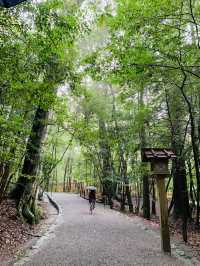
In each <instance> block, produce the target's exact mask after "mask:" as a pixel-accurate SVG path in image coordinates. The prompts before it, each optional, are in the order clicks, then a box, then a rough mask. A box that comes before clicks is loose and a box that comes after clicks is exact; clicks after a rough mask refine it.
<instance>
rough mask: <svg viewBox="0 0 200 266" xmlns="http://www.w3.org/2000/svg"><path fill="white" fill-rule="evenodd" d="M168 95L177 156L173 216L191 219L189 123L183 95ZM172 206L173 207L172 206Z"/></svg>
mask: <svg viewBox="0 0 200 266" xmlns="http://www.w3.org/2000/svg"><path fill="white" fill-rule="evenodd" d="M165 93H166V104H167V111H168V117H169V122H170V126H171V143H172V148H173V150H174V152H175V154H176V159H175V160H174V161H173V171H172V175H173V196H172V198H173V201H172V203H173V206H174V208H173V216H174V218H175V219H178V218H183V221H184V219H185V218H184V217H186V218H188V217H190V208H189V197H188V188H187V174H186V165H185V158H184V147H185V138H186V134H187V127H188V123H187V124H185V122H184V118H185V117H186V111H184V110H185V108H184V105H183V103H182V99H181V95H180V93H178V92H177V90H176V89H175V90H173V89H171V90H170V91H169V92H168V91H165ZM171 206H172V205H171ZM171 206H170V207H171Z"/></svg>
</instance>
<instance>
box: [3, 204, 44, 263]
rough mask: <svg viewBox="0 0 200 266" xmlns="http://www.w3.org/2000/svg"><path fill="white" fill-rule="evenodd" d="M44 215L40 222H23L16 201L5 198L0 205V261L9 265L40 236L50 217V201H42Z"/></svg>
mask: <svg viewBox="0 0 200 266" xmlns="http://www.w3.org/2000/svg"><path fill="white" fill-rule="evenodd" d="M39 204H40V207H41V208H42V210H43V217H42V220H41V222H40V224H37V225H32V226H31V225H28V224H26V223H23V222H22V221H21V219H20V218H19V216H18V215H17V211H16V208H15V202H14V201H12V200H8V199H7V200H4V201H3V202H2V204H1V206H0V261H1V265H8V264H9V262H10V261H13V260H14V259H15V258H16V257H18V256H19V255H20V253H21V252H22V251H23V249H25V248H26V247H25V245H26V244H27V243H28V242H29V241H30V240H31V239H34V238H38V237H40V231H41V229H42V227H43V225H44V223H45V222H46V221H47V218H48V203H47V202H40V203H39Z"/></svg>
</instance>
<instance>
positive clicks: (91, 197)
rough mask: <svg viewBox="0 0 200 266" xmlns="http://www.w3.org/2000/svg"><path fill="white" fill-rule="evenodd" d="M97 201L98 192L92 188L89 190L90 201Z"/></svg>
mask: <svg viewBox="0 0 200 266" xmlns="http://www.w3.org/2000/svg"><path fill="white" fill-rule="evenodd" d="M93 201H96V192H95V191H94V190H91V191H90V192H89V203H91V202H93Z"/></svg>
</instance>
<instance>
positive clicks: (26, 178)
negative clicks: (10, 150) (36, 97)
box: [11, 107, 48, 223]
mask: <svg viewBox="0 0 200 266" xmlns="http://www.w3.org/2000/svg"><path fill="white" fill-rule="evenodd" d="M47 118H48V111H47V110H44V109H42V108H40V107H38V109H37V110H36V113H35V117H34V120H33V125H32V129H31V133H30V137H29V139H28V142H27V146H26V153H25V158H24V163H23V167H22V172H21V175H20V177H19V179H18V181H17V185H16V187H15V188H14V190H13V191H12V193H11V196H12V197H13V198H15V199H16V201H17V205H18V210H19V213H20V214H21V215H22V216H23V217H25V218H26V219H27V220H28V222H30V223H34V222H35V218H36V217H35V208H33V205H32V204H33V201H34V199H33V196H32V189H33V186H34V183H35V180H36V176H37V170H38V166H39V162H40V151H41V147H42V141H43V138H44V135H45V132H46V120H47Z"/></svg>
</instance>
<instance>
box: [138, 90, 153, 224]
mask: <svg viewBox="0 0 200 266" xmlns="http://www.w3.org/2000/svg"><path fill="white" fill-rule="evenodd" d="M143 107H144V91H143V90H141V91H140V93H139V108H141V109H142V108H143ZM139 137H140V149H141V153H142V149H144V148H146V134H145V125H144V124H143V125H142V126H141V129H140V135H139ZM142 183H143V191H142V192H143V193H142V194H143V217H144V218H145V219H147V220H149V219H150V216H151V214H150V197H149V177H148V175H147V174H143V176H142Z"/></svg>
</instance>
